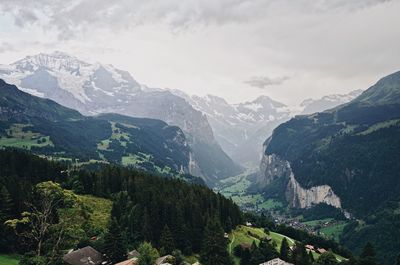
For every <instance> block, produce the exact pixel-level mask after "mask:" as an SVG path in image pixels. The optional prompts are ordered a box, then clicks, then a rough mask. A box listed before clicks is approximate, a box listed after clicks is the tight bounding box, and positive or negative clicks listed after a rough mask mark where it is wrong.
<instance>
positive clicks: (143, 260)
mask: <svg viewBox="0 0 400 265" xmlns="http://www.w3.org/2000/svg"><path fill="white" fill-rule="evenodd" d="M138 252H139V253H140V256H139V264H138V265H154V263H155V261H156V259H157V258H158V257H159V256H160V255H159V254H158V251H157V249H155V248H153V246H152V245H151V243H149V242H144V243H142V244H141V245H140V246H139V248H138Z"/></svg>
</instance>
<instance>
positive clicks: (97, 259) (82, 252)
mask: <svg viewBox="0 0 400 265" xmlns="http://www.w3.org/2000/svg"><path fill="white" fill-rule="evenodd" d="M63 260H64V261H65V262H66V263H68V264H70V265H99V264H101V262H102V261H103V256H102V255H101V253H100V252H98V251H97V250H95V249H94V248H92V247H84V248H81V249H78V250H75V251H72V252H71V253H68V254H66V255H64V257H63Z"/></svg>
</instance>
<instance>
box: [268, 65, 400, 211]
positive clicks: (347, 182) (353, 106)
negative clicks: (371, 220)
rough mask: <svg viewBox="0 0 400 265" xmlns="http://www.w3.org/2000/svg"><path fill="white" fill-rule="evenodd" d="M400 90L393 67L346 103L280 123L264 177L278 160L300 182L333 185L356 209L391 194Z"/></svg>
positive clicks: (399, 76) (396, 181)
mask: <svg viewBox="0 0 400 265" xmlns="http://www.w3.org/2000/svg"><path fill="white" fill-rule="evenodd" d="M399 91H400V73H394V74H392V75H390V76H388V77H385V78H383V79H381V80H380V81H379V82H378V83H376V84H375V85H374V86H372V87H371V88H369V89H368V90H367V91H365V92H364V93H362V94H361V95H360V96H359V97H358V98H356V99H354V100H353V101H351V102H350V103H348V104H345V105H342V106H339V107H337V108H335V109H332V110H328V111H325V112H321V113H316V114H312V115H305V116H296V117H295V118H293V119H291V120H290V121H288V122H286V123H284V124H282V125H280V126H279V127H278V128H276V129H275V130H274V133H273V135H272V137H271V138H269V139H268V140H267V141H266V143H265V157H264V160H263V163H262V171H263V172H267V173H266V174H265V176H264V178H263V180H264V183H266V182H265V179H271V178H274V177H275V176H274V175H273V173H270V171H271V169H272V168H271V166H270V165H273V164H274V162H276V163H277V164H278V165H284V166H283V171H284V170H290V173H289V174H288V176H291V178H292V179H293V180H294V181H296V182H298V183H296V185H297V184H300V186H301V187H303V188H306V189H309V188H311V187H317V186H319V185H329V186H330V187H331V188H332V190H331V191H332V192H331V193H330V194H331V195H332V196H333V195H334V194H336V195H337V196H338V197H340V199H341V201H342V204H343V207H344V208H346V209H351V210H353V211H354V212H355V213H362V212H366V211H368V210H370V209H371V206H377V205H380V204H381V203H382V202H383V201H385V200H387V199H390V198H392V197H393V196H394V195H396V192H395V190H394V187H397V186H396V185H400V179H398V172H399V171H398V168H397V167H398V165H396V163H395V162H394V161H396V159H397V158H398V156H399V154H398V152H396V147H398V145H399V141H400V137H399V134H398V130H399V120H398V119H399V118H400V101H399V100H400V95H399ZM280 160H281V161H280ZM282 161H284V162H283V164H282ZM285 161H286V162H285ZM392 163H393V164H392ZM275 167H276V166H275ZM382 175H383V176H384V181H383V180H382ZM276 177H277V176H276ZM292 184H294V183H293V182H292ZM371 185H373V187H374V189H372V190H371V188H368V187H371ZM328 193H329V192H328ZM333 197H334V196H333ZM297 199H300V198H297ZM366 200H368V203H366ZM293 206H295V205H293Z"/></svg>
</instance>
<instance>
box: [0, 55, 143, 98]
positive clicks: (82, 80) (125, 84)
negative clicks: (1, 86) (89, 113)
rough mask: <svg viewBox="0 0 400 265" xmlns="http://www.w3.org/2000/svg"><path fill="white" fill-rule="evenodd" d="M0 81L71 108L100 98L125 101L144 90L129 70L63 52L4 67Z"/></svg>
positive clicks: (35, 57) (30, 58)
mask: <svg viewBox="0 0 400 265" xmlns="http://www.w3.org/2000/svg"><path fill="white" fill-rule="evenodd" d="M0 78H3V79H5V80H6V81H7V82H9V83H12V84H15V85H17V86H19V87H20V88H21V89H22V90H24V89H25V91H26V92H29V93H31V94H35V95H38V96H43V97H48V98H52V99H53V97H54V98H63V99H64V100H65V102H62V103H64V104H65V105H67V106H74V105H75V104H77V103H72V102H74V101H79V102H81V103H85V102H90V101H93V100H95V101H97V99H96V98H102V99H104V100H107V97H115V98H119V100H122V99H121V98H124V97H125V98H126V97H127V96H132V95H133V94H135V93H137V92H139V91H140V87H141V86H140V85H139V84H138V83H137V82H136V81H135V80H134V79H133V77H132V76H131V75H130V74H129V73H128V72H126V71H122V70H119V69H117V68H115V67H114V66H112V65H109V64H100V63H94V64H90V63H87V62H84V61H82V60H79V59H78V58H77V57H74V56H71V55H69V54H67V53H64V52H60V51H55V52H52V53H40V54H37V55H33V56H27V57H25V58H23V59H21V60H18V61H16V62H14V63H12V64H10V65H7V66H0ZM28 90H29V91H28ZM115 98H113V99H108V100H115Z"/></svg>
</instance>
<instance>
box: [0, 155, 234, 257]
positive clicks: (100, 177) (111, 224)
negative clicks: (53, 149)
mask: <svg viewBox="0 0 400 265" xmlns="http://www.w3.org/2000/svg"><path fill="white" fill-rule="evenodd" d="M0 165H1V167H0V197H1V200H0V201H1V204H0V206H1V207H0V218H1V225H0V229H1V232H2V235H4V236H2V238H1V240H0V253H1V252H10V251H11V252H20V253H26V255H25V257H24V259H27V260H31V261H32V262H33V260H39V259H40V260H42V261H46V262H50V263H51V264H58V260H59V259H60V258H61V257H62V253H63V251H62V250H63V249H69V248H76V247H78V246H82V245H87V244H93V245H94V246H96V248H98V249H99V250H101V251H103V252H104V253H109V252H110V251H111V250H110V246H109V245H108V244H113V242H114V243H115V241H113V240H117V241H119V243H121V244H123V245H122V246H121V248H122V249H126V250H127V249H129V248H135V247H138V246H139V244H140V243H142V242H144V241H147V242H150V243H152V244H153V246H156V247H157V248H159V249H162V247H164V248H165V247H166V246H165V245H164V244H166V243H165V241H163V238H165V237H166V236H168V237H169V239H170V241H168V242H174V243H173V246H172V249H173V250H174V249H180V250H181V251H182V252H183V253H185V254H187V255H191V254H192V253H200V252H201V251H202V250H203V248H202V244H203V239H204V238H205V237H206V234H205V233H208V232H209V231H208V230H207V229H206V227H207V226H210V225H214V226H216V228H215V229H217V230H218V229H221V231H230V229H232V228H233V227H236V225H238V224H240V223H242V214H241V211H240V210H239V208H238V207H237V206H236V205H235V204H233V202H232V201H230V200H228V199H226V198H224V197H222V196H221V195H219V194H215V193H214V192H213V191H212V190H210V189H208V188H207V187H205V186H203V185H197V184H188V183H187V182H185V181H181V180H178V179H168V178H162V177H158V176H154V175H151V174H149V173H145V172H141V171H135V170H130V169H127V168H121V167H117V166H106V167H105V168H104V169H102V170H99V171H86V170H78V171H67V169H66V168H65V166H64V165H63V164H60V163H56V162H50V161H47V160H45V159H42V158H38V157H36V156H34V155H30V154H26V153H22V152H19V151H14V150H3V151H0ZM79 194H89V195H94V196H96V197H98V198H100V197H102V198H108V199H111V200H113V201H114V204H113V207H112V210H111V212H110V213H109V215H110V216H111V219H109V220H108V221H107V222H106V223H107V224H108V225H107V226H106V227H104V224H103V225H101V224H102V223H103V222H100V224H99V220H97V225H96V222H94V221H90V220H96V219H94V218H92V217H91V216H92V214H94V213H93V211H90V210H88V208H87V207H88V202H87V200H88V199H86V200H84V199H82V198H81V197H79V196H80V195H79ZM47 206H49V208H47ZM46 213H48V214H49V215H48V216H47V215H46ZM44 215H46V216H47V217H48V218H47V221H46V227H47V229H45V230H44V231H42V232H43V233H42V234H41V235H40V236H39V237H37V236H35V234H34V233H33V231H36V230H35V229H36V228H37V226H38V225H40V224H41V223H40V222H41V221H40V220H42V221H43V219H41V218H39V219H37V218H36V217H39V216H44ZM106 216H107V214H106ZM102 218H104V214H103V216H102ZM93 222H94V223H93ZM219 227H220V228H219ZM110 229H113V230H112V231H110ZM209 229H211V228H209ZM222 229H223V230H222ZM107 231H109V232H110V233H112V234H113V236H116V237H117V238H116V239H115V238H114V239H112V238H111V239H110V238H109V237H110V236H111V235H110V234H108V232H107ZM218 231H219V230H218ZM116 234H117V235H116ZM166 234H168V235H166ZM93 236H95V237H98V238H102V240H100V239H99V240H96V241H93V242H91V241H90V240H91V238H93ZM220 236H221V237H222V234H221V235H220ZM58 238H61V241H60V244H58V243H57V241H58ZM168 251H169V249H168ZM123 252H124V253H123V255H126V252H125V251H123ZM113 253H114V252H113ZM25 264H30V263H25ZM38 264H39V263H38ZM40 264H42V263H40ZM43 264H46V263H43Z"/></svg>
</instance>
